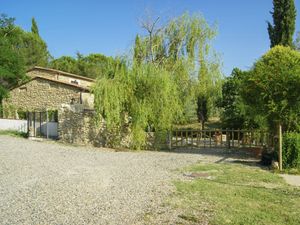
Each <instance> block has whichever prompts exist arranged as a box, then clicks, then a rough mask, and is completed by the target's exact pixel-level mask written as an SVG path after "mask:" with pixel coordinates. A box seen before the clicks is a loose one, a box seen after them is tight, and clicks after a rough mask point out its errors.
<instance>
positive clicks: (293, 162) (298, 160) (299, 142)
mask: <svg viewBox="0 0 300 225" xmlns="http://www.w3.org/2000/svg"><path fill="white" fill-rule="evenodd" d="M282 155H283V156H282V158H283V167H284V168H286V169H291V168H297V169H300V133H294V132H289V133H285V134H284V135H283V149H282Z"/></svg>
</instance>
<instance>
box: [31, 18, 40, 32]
mask: <svg viewBox="0 0 300 225" xmlns="http://www.w3.org/2000/svg"><path fill="white" fill-rule="evenodd" d="M31 32H32V33H34V34H36V35H38V36H40V34H39V28H38V26H37V23H36V21H35V18H34V17H32V19H31Z"/></svg>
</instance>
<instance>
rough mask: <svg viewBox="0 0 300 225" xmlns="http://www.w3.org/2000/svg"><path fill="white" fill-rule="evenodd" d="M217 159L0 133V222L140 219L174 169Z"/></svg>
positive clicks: (161, 192) (155, 203)
mask: <svg viewBox="0 0 300 225" xmlns="http://www.w3.org/2000/svg"><path fill="white" fill-rule="evenodd" d="M218 159H220V157H217V156H207V155H201V154H184V153H180V154H179V153H168V152H113V151H110V150H105V149H96V148H87V147H71V146H65V145H61V144H57V143H46V142H34V141H29V140H26V139H21V138H13V137H8V136H0V224H144V223H146V222H145V221H144V220H143V218H144V215H145V213H147V212H151V210H152V209H156V208H157V207H158V206H159V205H160V204H161V203H162V200H163V199H164V197H166V196H167V194H169V193H170V192H171V191H172V185H171V181H172V180H173V179H174V178H176V177H177V176H178V175H179V174H178V173H179V172H178V171H176V169H177V168H181V167H184V166H186V165H189V164H192V163H195V162H197V161H199V160H212V161H214V160H218ZM162 223H163V222H162Z"/></svg>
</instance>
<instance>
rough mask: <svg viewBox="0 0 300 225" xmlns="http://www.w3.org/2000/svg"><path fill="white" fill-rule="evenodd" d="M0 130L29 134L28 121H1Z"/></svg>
mask: <svg viewBox="0 0 300 225" xmlns="http://www.w3.org/2000/svg"><path fill="white" fill-rule="evenodd" d="M0 130H15V131H20V132H27V120H11V119H0Z"/></svg>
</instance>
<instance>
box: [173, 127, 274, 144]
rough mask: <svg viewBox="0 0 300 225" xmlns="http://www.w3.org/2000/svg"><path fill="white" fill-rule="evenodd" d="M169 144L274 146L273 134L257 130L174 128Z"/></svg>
mask: <svg viewBox="0 0 300 225" xmlns="http://www.w3.org/2000/svg"><path fill="white" fill-rule="evenodd" d="M169 144H170V147H171V148H180V147H197V148H218V147H219V148H245V147H248V148H252V147H263V146H272V144H273V136H272V135H271V134H270V133H268V132H265V131H257V130H230V129H226V130H221V129H208V130H173V131H172V132H171V134H170V137H169Z"/></svg>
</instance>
